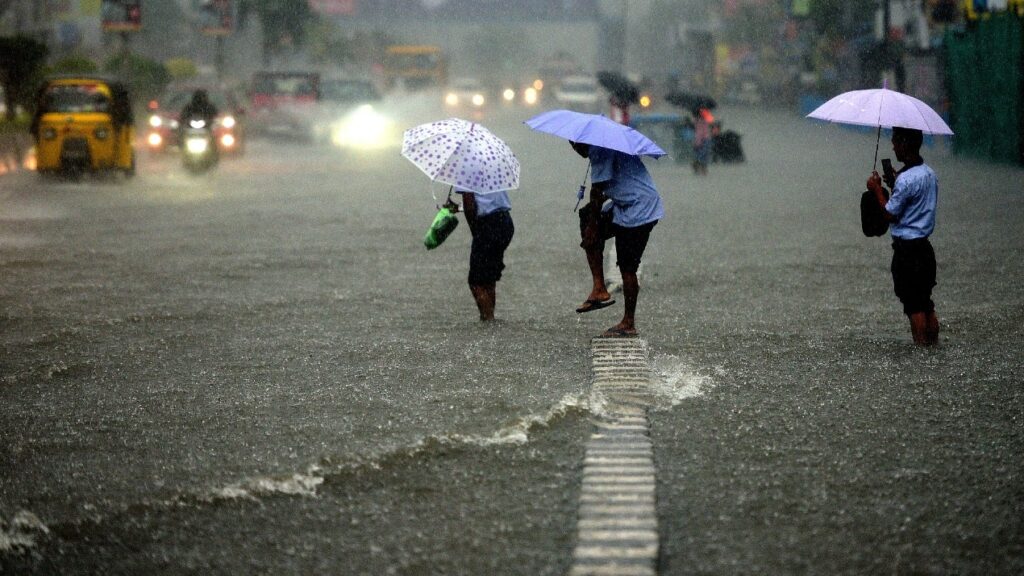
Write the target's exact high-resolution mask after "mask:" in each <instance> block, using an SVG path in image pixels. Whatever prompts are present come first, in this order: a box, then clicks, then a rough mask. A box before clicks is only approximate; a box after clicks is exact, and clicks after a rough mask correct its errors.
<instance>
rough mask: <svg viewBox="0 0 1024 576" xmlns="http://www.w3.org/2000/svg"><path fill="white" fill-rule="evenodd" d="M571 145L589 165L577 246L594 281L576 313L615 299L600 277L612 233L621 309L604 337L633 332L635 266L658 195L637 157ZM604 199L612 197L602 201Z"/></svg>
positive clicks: (654, 219) (654, 218)
mask: <svg viewBox="0 0 1024 576" xmlns="http://www.w3.org/2000/svg"><path fill="white" fill-rule="evenodd" d="M570 144H571V145H572V148H573V150H575V151H576V153H577V154H579V155H580V156H582V157H584V158H588V159H589V160H590V165H591V186H590V202H589V203H588V204H587V205H586V206H584V207H583V208H582V209H581V210H580V236H581V238H582V241H581V242H580V247H581V248H583V250H584V251H585V252H586V255H587V265H588V266H589V267H590V274H591V279H592V280H593V285H592V288H591V291H590V295H589V296H587V299H586V301H585V302H584V303H583V305H581V306H580V307H579V308H577V309H576V312H578V313H583V312H590V311H593V310H599V309H601V308H605V307H607V306H609V305H610V304H612V303H614V300H612V299H611V294H609V293H608V288H607V286H606V285H605V278H604V246H605V241H606V240H607V239H608V238H612V237H614V238H615V247H616V252H617V253H618V262H617V264H618V267H619V271H620V272H621V273H622V295H623V297H624V299H625V310H624V312H623V315H622V320H621V321H620V322H619V323H618V324H616V325H615V326H612V327H611V328H609V329H608V330H606V331H605V332H604V333H603V334H602V336H605V337H622V336H636V335H637V330H636V320H635V314H636V302H637V297H638V295H639V293H640V282H639V280H638V278H637V270H638V269H639V267H640V260H641V257H642V256H643V254H644V250H645V249H646V247H647V241H648V239H649V238H650V235H651V230H653V229H654V226H655V225H656V224H657V223H658V221H659V220H660V219H661V218H663V217H664V215H665V210H664V208H663V207H662V204H661V196H659V195H658V191H657V189H656V188H655V187H654V181H653V180H652V179H651V176H650V174H649V173H648V172H647V168H646V167H645V166H644V164H643V162H642V161H641V160H640V157H639V156H633V155H631V154H625V153H623V152H617V151H615V150H609V149H607V148H602V147H600V146H592V145H589V144H583V143H580V142H570ZM606 201H610V202H608V204H607V205H606V204H605V203H606Z"/></svg>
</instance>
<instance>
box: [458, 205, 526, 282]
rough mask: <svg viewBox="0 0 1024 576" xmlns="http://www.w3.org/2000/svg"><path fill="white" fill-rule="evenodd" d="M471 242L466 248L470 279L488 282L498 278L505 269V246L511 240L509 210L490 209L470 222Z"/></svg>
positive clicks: (511, 230) (495, 280)
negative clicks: (468, 247)
mask: <svg viewBox="0 0 1024 576" xmlns="http://www.w3.org/2000/svg"><path fill="white" fill-rule="evenodd" d="M472 231H473V244H472V247H471V248H470V250H469V283H470V284H471V285H473V286H488V285H490V284H494V283H496V282H497V281H498V280H501V271H502V270H504V269H505V249H506V248H508V245H509V244H511V243H512V235H513V234H515V226H513V225H512V216H511V215H510V214H509V213H508V210H501V211H498V212H491V213H490V214H488V215H486V216H482V217H480V218H477V220H476V223H475V224H474V225H473V226H472Z"/></svg>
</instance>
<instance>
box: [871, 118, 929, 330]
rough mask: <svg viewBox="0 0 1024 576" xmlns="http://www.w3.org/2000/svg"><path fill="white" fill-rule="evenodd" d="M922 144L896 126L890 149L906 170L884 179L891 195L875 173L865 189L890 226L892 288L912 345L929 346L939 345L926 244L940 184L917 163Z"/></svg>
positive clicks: (917, 132) (912, 133)
mask: <svg viewBox="0 0 1024 576" xmlns="http://www.w3.org/2000/svg"><path fill="white" fill-rule="evenodd" d="M922 139H923V136H922V133H921V131H920V130H914V129H909V128H898V127H894V128H893V129H892V150H893V153H894V154H895V155H896V159H897V160H899V161H900V162H903V164H904V166H903V169H902V170H900V171H899V173H898V174H895V175H886V176H887V178H886V184H888V185H889V187H890V188H892V196H891V197H889V198H886V196H885V190H884V189H883V188H882V179H881V178H880V177H879V176H878V172H877V171H872V172H871V177H870V178H868V182H867V185H868V190H871V191H872V192H873V193H874V194H875V197H876V198H877V199H878V203H879V204H880V205H881V206H882V208H883V215H884V217H885V219H886V220H887V221H888V222H889V223H890V224H889V233H890V234H891V235H892V250H893V254H892V266H891V270H892V282H893V289H894V290H895V292H896V296H898V297H899V299H900V302H902V303H903V312H904V313H905V314H906V315H907V318H909V319H910V332H911V334H912V335H913V337H914V343H915V344H921V345H926V346H930V345H933V344H937V343H938V341H939V319H938V317H937V316H936V315H935V303H934V302H932V299H931V296H932V287H933V286H935V252H934V251H933V250H932V245H931V243H930V242H929V241H928V236H930V235H931V233H932V231H933V230H934V229H935V207H936V204H937V201H938V196H939V181H938V178H937V177H936V176H935V172H934V171H932V169H931V168H930V167H929V166H928V165H927V164H925V163H924V160H923V159H922V158H921V142H922Z"/></svg>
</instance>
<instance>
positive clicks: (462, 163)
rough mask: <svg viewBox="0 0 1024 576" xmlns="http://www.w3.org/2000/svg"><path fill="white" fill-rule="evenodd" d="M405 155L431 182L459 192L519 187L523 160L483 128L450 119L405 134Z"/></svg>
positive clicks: (482, 191) (491, 191) (481, 191)
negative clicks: (452, 187)
mask: <svg viewBox="0 0 1024 576" xmlns="http://www.w3.org/2000/svg"><path fill="white" fill-rule="evenodd" d="M402 156H405V157H406V158H408V159H409V161H411V162H412V163H413V164H415V165H416V167H417V168H419V169H420V170H422V171H423V173H424V174H426V175H427V176H429V177H430V179H431V180H435V181H437V182H444V183H445V184H450V185H452V186H454V187H455V188H457V189H459V190H465V191H467V192H474V193H476V194H490V193H493V192H501V191H504V190H514V189H516V188H518V187H519V160H517V159H516V157H515V154H513V153H512V150H511V149H509V147H508V145H507V144H505V142H503V141H502V140H501V139H500V138H498V137H497V136H495V135H494V134H492V133H491V132H490V131H489V130H488V129H486V128H484V127H483V126H481V125H479V124H476V123H475V122H470V121H468V120H462V119H460V118H449V119H447V120H439V121H437V122H429V123H427V124H421V125H419V126H416V127H415V128H410V129H408V130H406V131H405V134H404V136H403V138H402Z"/></svg>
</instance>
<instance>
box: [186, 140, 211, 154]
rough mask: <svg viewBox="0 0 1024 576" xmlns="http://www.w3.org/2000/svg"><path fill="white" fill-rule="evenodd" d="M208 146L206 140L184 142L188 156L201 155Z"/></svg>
mask: <svg viewBox="0 0 1024 576" xmlns="http://www.w3.org/2000/svg"><path fill="white" fill-rule="evenodd" d="M208 146H209V142H207V140H206V138H189V139H187V140H185V149H186V150H188V152H189V154H203V153H205V152H206V148H207V147H208Z"/></svg>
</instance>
